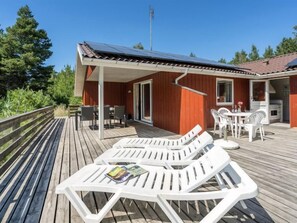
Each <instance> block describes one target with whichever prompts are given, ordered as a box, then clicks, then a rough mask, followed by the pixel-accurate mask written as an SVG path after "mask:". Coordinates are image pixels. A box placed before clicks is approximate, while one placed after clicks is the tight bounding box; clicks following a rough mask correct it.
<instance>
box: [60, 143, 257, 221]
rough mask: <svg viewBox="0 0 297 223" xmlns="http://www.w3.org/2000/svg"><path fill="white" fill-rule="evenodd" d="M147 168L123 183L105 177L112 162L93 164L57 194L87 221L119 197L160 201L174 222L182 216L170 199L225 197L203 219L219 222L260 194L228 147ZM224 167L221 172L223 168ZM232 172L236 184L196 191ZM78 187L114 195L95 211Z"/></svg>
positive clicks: (97, 217)
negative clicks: (176, 165)
mask: <svg viewBox="0 0 297 223" xmlns="http://www.w3.org/2000/svg"><path fill="white" fill-rule="evenodd" d="M142 167H143V168H144V169H146V170H147V171H148V172H147V173H145V174H142V175H140V176H139V177H135V178H132V179H130V180H128V181H126V182H123V183H115V182H114V181H113V180H111V179H109V178H108V177H106V175H105V174H106V173H108V172H109V171H110V170H111V169H112V168H114V166H113V165H96V164H90V165H87V166H85V167H84V168H82V169H81V170H79V171H78V172H76V173H75V174H74V175H72V176H71V177H69V178H68V179H66V180H65V181H63V182H62V183H61V184H59V185H58V186H57V187H56V193H57V194H65V195H66V196H67V198H68V199H69V200H70V202H71V204H72V205H73V206H74V208H75V209H76V210H77V212H78V213H79V215H80V216H81V217H82V219H83V220H84V221H85V222H100V221H101V220H102V219H103V218H104V216H105V215H106V214H107V213H108V212H109V211H110V209H111V208H112V207H113V206H114V205H115V203H116V202H117V201H118V200H119V199H120V198H129V199H135V200H142V201H149V202H157V203H158V205H159V206H160V208H161V209H162V210H163V211H164V213H165V214H166V215H167V216H168V218H169V219H170V221H171V222H182V219H181V218H180V217H179V215H178V214H177V213H176V212H175V211H174V209H173V208H172V207H171V206H170V204H169V203H168V201H170V200H182V201H193V200H195V201H196V200H212V199H222V201H221V202H220V203H219V204H217V205H216V206H215V207H214V208H213V209H212V210H211V211H210V212H209V213H208V214H207V215H206V216H205V217H204V218H203V220H202V221H200V222H202V223H212V222H217V221H218V220H219V219H220V218H222V217H223V216H224V215H225V214H226V213H227V212H228V210H230V209H231V208H232V207H233V206H234V205H235V204H236V203H237V202H238V201H240V200H242V199H248V198H252V197H255V196H256V195H257V185H256V184H255V183H254V182H253V181H252V180H251V179H250V177H249V176H248V175H247V174H246V173H245V172H244V171H243V170H242V169H241V168H240V167H239V166H238V165H237V164H236V163H234V162H230V157H229V155H228V154H227V152H226V151H224V150H223V149H222V148H220V147H214V148H212V149H211V150H210V151H209V152H207V153H206V154H204V155H203V156H202V157H200V158H199V159H198V160H196V161H195V162H193V163H192V164H190V165H189V166H187V167H186V168H184V169H182V170H174V169H170V170H168V169H164V168H161V167H155V166H145V165H143V166H142ZM221 171H222V172H221ZM225 172H227V174H223V176H226V177H228V176H230V177H231V178H232V179H229V180H226V181H227V182H234V184H235V186H230V187H228V188H227V187H226V188H225V189H223V190H218V191H208V192H196V191H195V189H197V188H199V187H200V186H201V185H202V184H203V183H205V182H206V181H208V180H209V179H211V178H212V177H213V176H215V175H217V174H222V173H225ZM77 191H90V192H91V191H94V192H107V193H112V194H113V196H112V197H111V198H110V199H109V201H108V202H107V203H106V204H105V206H104V207H103V208H102V209H101V210H100V211H99V213H98V214H93V213H91V212H90V210H89V209H88V208H87V206H86V205H85V203H84V202H83V201H82V199H81V197H80V196H79V195H78V194H77Z"/></svg>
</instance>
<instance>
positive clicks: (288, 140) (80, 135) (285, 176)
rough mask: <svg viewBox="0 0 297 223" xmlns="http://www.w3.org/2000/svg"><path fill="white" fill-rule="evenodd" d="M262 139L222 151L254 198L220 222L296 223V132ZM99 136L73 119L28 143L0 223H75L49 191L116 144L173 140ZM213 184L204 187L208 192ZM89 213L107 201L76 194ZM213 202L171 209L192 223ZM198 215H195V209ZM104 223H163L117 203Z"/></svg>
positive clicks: (0, 191) (8, 183)
mask: <svg viewBox="0 0 297 223" xmlns="http://www.w3.org/2000/svg"><path fill="white" fill-rule="evenodd" d="M265 131H266V137H265V138H266V139H265V141H264V142H262V141H261V140H260V139H256V140H255V141H253V142H252V143H248V139H247V136H244V137H243V138H241V139H240V140H235V141H237V142H238V143H239V144H240V146H241V148H240V149H238V150H233V151H228V152H229V154H230V155H231V157H232V159H233V160H234V161H236V162H238V164H239V165H240V166H241V167H242V168H243V169H244V170H245V171H246V172H247V173H248V174H249V175H250V176H251V177H252V178H253V179H254V180H255V182H256V183H257V184H258V186H259V189H260V194H259V195H258V197H257V198H255V199H251V200H248V201H246V205H247V207H248V209H243V208H242V206H241V205H240V204H237V205H236V206H235V207H234V208H232V209H231V210H230V211H229V213H227V214H226V215H225V217H224V218H223V219H222V220H221V222H297V158H296V157H297V129H288V128H284V127H274V126H268V127H266V128H265ZM104 134H105V139H104V140H102V141H100V140H99V139H98V132H97V131H95V130H91V129H90V128H88V126H84V128H83V130H79V131H75V128H74V118H66V119H56V120H55V121H54V122H53V123H51V124H50V125H49V126H48V128H47V129H45V130H44V132H43V133H42V135H41V136H39V138H37V139H36V140H35V141H34V142H32V145H31V147H30V148H31V149H30V150H27V151H25V152H24V153H23V154H22V156H21V157H20V159H19V160H17V162H16V163H15V166H14V167H13V168H11V169H10V172H8V173H7V174H6V175H5V176H4V177H3V178H2V179H1V180H0V219H1V222H38V221H40V222H82V220H81V218H80V217H79V215H78V214H77V212H76V211H75V209H74V208H73V207H72V206H71V205H70V204H69V202H68V200H67V199H66V197H65V196H62V195H59V196H57V195H56V194H55V187H56V185H57V184H59V182H61V181H63V180H64V179H66V178H67V177H69V176H70V175H71V174H73V173H74V172H76V171H77V170H78V169H80V168H82V167H83V166H85V165H87V164H90V163H92V162H93V160H94V159H95V158H96V157H97V156H98V155H100V154H101V153H102V152H104V151H105V150H107V149H108V148H110V147H111V146H112V144H114V143H115V142H116V141H118V140H119V139H120V138H121V137H127V136H139V137H177V136H176V135H175V134H173V133H170V132H168V131H164V130H162V129H158V128H154V127H150V126H147V125H142V124H139V123H131V125H130V127H128V128H115V129H110V130H106V131H105V133H104ZM211 187H213V185H212V184H207V185H205V186H204V188H203V189H204V190H208V189H211ZM81 196H82V197H83V199H84V201H85V202H86V203H87V205H88V206H89V207H90V209H91V210H92V211H94V212H97V211H98V209H100V208H101V207H102V205H103V204H104V203H105V202H106V201H107V199H108V197H109V195H108V194H103V193H82V194H81ZM215 203H216V201H207V202H204V201H202V202H199V203H198V204H195V203H191V202H190V203H189V204H187V203H185V202H181V203H180V207H181V209H180V210H178V209H179V208H178V206H179V204H178V203H175V202H173V204H172V205H173V207H174V208H176V209H177V211H178V213H179V214H180V216H181V217H182V219H183V220H184V221H185V222H193V221H195V222H198V221H199V220H200V219H201V218H202V217H203V216H204V215H205V214H207V212H208V211H209V209H211V208H212V207H213V206H214V205H215ZM197 207H198V208H197ZM103 222H137V223H141V222H153V223H158V222H169V220H168V219H167V217H166V216H165V215H164V213H163V212H162V211H161V210H160V208H159V207H158V206H157V205H156V206H155V205H154V204H153V203H147V202H139V201H134V200H128V199H126V200H125V199H121V200H120V201H119V202H118V203H117V204H116V205H115V206H114V208H113V209H112V211H111V212H110V213H109V214H108V215H107V216H106V218H105V219H104V221H103Z"/></svg>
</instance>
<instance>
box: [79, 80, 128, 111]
mask: <svg viewBox="0 0 297 223" xmlns="http://www.w3.org/2000/svg"><path fill="white" fill-rule="evenodd" d="M84 89H85V90H84V94H83V104H84V105H98V82H97V81H86V82H85V86H84ZM104 104H106V105H110V106H114V105H125V104H126V85H125V84H124V83H115V82H104Z"/></svg>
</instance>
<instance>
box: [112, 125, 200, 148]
mask: <svg viewBox="0 0 297 223" xmlns="http://www.w3.org/2000/svg"><path fill="white" fill-rule="evenodd" d="M200 131H201V126H200V125H196V126H195V127H194V128H193V129H192V130H191V131H189V132H188V133H187V134H185V135H183V136H182V137H180V138H179V139H166V138H123V139H121V140H119V141H118V142H117V143H115V144H114V145H113V148H115V149H122V148H145V147H147V146H152V147H166V148H168V149H180V148H181V147H182V146H183V145H186V144H187V143H189V142H190V141H191V140H193V138H194V137H195V136H197V135H198V133H199V132H200Z"/></svg>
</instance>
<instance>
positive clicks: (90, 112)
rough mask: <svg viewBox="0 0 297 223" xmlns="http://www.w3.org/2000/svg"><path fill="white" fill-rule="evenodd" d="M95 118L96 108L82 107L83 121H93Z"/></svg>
mask: <svg viewBox="0 0 297 223" xmlns="http://www.w3.org/2000/svg"><path fill="white" fill-rule="evenodd" d="M93 118H94V107H91V106H82V107H81V121H91V120H93Z"/></svg>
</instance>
